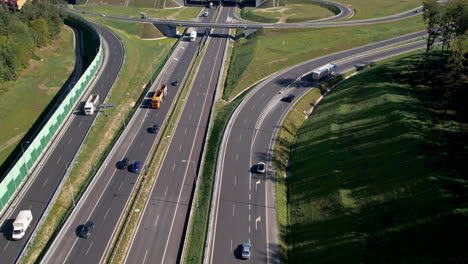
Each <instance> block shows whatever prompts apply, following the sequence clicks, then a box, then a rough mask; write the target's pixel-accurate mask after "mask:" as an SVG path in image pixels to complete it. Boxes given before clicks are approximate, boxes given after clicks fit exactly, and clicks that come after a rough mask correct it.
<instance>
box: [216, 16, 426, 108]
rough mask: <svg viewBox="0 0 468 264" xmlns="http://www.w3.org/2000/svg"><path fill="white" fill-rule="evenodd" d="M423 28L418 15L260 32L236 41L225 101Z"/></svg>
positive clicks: (263, 30)
mask: <svg viewBox="0 0 468 264" xmlns="http://www.w3.org/2000/svg"><path fill="white" fill-rule="evenodd" d="M423 29H424V23H423V21H422V18H421V17H420V16H418V17H413V18H409V19H405V20H401V21H397V22H391V23H383V24H377V25H365V26H357V27H341V28H319V29H262V30H259V31H257V32H256V33H254V34H252V35H250V36H249V37H247V38H240V39H238V40H237V41H236V42H235V44H234V45H235V47H234V52H233V53H234V57H233V58H232V60H231V63H230V65H229V72H228V76H227V79H226V87H225V90H224V94H223V98H224V99H226V100H228V99H230V98H233V97H234V96H235V95H236V94H238V93H240V92H241V91H242V90H244V89H245V88H246V87H249V86H250V85H252V84H254V83H255V82H256V81H258V80H260V79H261V78H264V77H266V76H268V75H270V74H272V73H274V72H276V71H279V70H281V69H284V68H286V67H289V66H292V65H295V64H297V63H300V62H303V61H305V60H308V59H313V58H317V57H320V56H323V55H326V54H330V53H333V52H338V51H340V50H345V49H350V48H353V47H358V46H362V45H365V44H368V43H372V42H376V41H380V40H385V39H389V38H392V37H396V36H400V35H404V34H409V33H412V32H417V31H421V30H423ZM254 54H255V56H254Z"/></svg>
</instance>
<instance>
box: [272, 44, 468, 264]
mask: <svg viewBox="0 0 468 264" xmlns="http://www.w3.org/2000/svg"><path fill="white" fill-rule="evenodd" d="M422 58H423V53H422V52H414V53H412V54H410V55H406V56H400V57H399V58H397V59H389V60H386V61H385V62H381V63H378V64H379V65H378V66H377V67H373V68H370V69H368V70H365V71H364V72H362V73H361V74H358V75H357V76H355V77H353V78H351V79H349V80H347V81H346V82H344V83H343V84H342V85H340V86H339V87H337V88H336V89H335V90H334V91H333V92H331V93H330V94H329V95H328V96H327V97H326V99H324V100H323V101H322V102H321V104H320V106H319V107H318V108H317V109H316V111H315V113H314V114H313V115H312V116H311V118H309V119H307V120H306V121H305V123H303V124H300V120H298V119H297V118H296V119H295V118H294V117H292V118H291V119H290V117H289V116H288V119H287V120H286V121H285V122H284V124H283V127H284V130H282V132H281V133H284V134H282V135H281V136H282V137H281V139H279V141H278V143H277V144H278V146H277V147H278V149H277V151H278V155H279V156H278V157H279V158H278V159H280V160H279V161H280V166H283V167H284V164H286V163H285V162H286V160H287V157H290V161H291V162H290V166H289V167H288V178H287V179H286V185H284V184H280V185H279V186H278V193H280V195H279V198H278V203H279V206H280V204H282V205H281V207H282V209H281V210H280V209H278V214H281V217H279V218H281V219H282V220H280V219H279V222H280V224H281V225H283V226H280V231H281V232H282V234H281V235H282V236H284V235H285V233H283V232H286V231H288V230H289V231H290V233H289V236H287V235H286V241H288V245H289V249H290V250H289V254H287V256H289V258H288V259H287V260H288V262H290V263H304V262H320V263H336V262H346V263H363V262H364V263H382V262H394V263H416V262H418V263H427V262H431V263H432V262H444V263H460V262H463V260H466V259H467V258H468V255H467V254H466V251H465V250H464V246H463V245H465V244H466V242H467V239H466V237H467V234H468V229H467V228H466V225H465V224H464V223H466V222H467V220H468V219H467V218H468V215H467V213H466V212H467V209H466V208H467V203H466V200H464V199H460V197H462V196H463V193H464V192H465V191H466V190H465V189H466V186H465V183H466V177H465V176H463V172H462V171H466V165H465V164H464V163H459V161H461V160H464V159H466V156H467V151H466V148H465V147H464V146H466V145H467V144H468V142H467V138H468V137H467V136H466V134H467V132H466V131H468V130H467V129H466V128H467V127H468V124H467V123H466V120H465V121H464V119H462V118H461V117H460V116H459V115H458V114H457V111H456V109H452V108H451V107H450V106H451V104H450V103H449V102H446V101H445V100H446V98H445V97H444V96H442V95H441V91H440V87H438V86H437V87H435V86H434V88H430V87H429V86H427V85H426V84H425V83H424V82H421V81H420V78H419V77H420V75H421V74H420V69H421V67H422ZM435 63H438V62H437V61H436V62H435ZM429 83H431V82H429ZM291 115H295V114H294V113H291ZM298 122H299V123H298ZM290 129H292V130H293V133H291V132H290V131H288V130H290ZM294 131H297V133H294ZM295 135H296V136H297V138H296V139H294V136H295ZM282 139H284V140H285V141H284V142H282V141H281V140H282ZM291 142H293V143H292V144H291ZM291 148H292V151H291V152H290V149H291ZM281 176H282V175H281ZM281 176H280V177H279V179H281V178H282V181H284V178H283V177H281ZM283 183H284V182H283ZM284 186H287V188H288V189H287V190H285V187H284ZM285 200H287V203H288V206H289V208H288V211H289V212H285V211H284V208H285V206H284V204H285ZM288 213H289V218H288V217H286V216H285V214H286V215H287V214H288ZM285 219H289V223H286V224H285ZM284 243H285V242H284V241H282V245H284Z"/></svg>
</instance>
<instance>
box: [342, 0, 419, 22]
mask: <svg viewBox="0 0 468 264" xmlns="http://www.w3.org/2000/svg"><path fill="white" fill-rule="evenodd" d="M335 1H336V2H339V3H342V4H347V5H351V7H352V8H353V9H354V10H355V14H354V16H353V17H351V18H349V20H359V19H367V18H375V17H384V16H389V15H394V14H398V13H401V12H404V11H408V10H411V9H413V8H415V7H418V6H421V5H422V0H335Z"/></svg>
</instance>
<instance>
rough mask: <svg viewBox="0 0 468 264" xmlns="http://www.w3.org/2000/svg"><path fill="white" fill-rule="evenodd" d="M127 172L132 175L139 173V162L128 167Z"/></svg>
mask: <svg viewBox="0 0 468 264" xmlns="http://www.w3.org/2000/svg"><path fill="white" fill-rule="evenodd" d="M128 171H129V172H133V173H140V172H141V162H139V161H137V162H134V163H132V164H130V165H128Z"/></svg>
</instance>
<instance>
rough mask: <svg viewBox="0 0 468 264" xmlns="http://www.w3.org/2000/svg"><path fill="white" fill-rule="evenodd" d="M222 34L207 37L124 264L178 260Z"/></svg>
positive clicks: (218, 67)
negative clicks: (202, 53) (207, 40)
mask: <svg viewBox="0 0 468 264" xmlns="http://www.w3.org/2000/svg"><path fill="white" fill-rule="evenodd" d="M233 10H234V9H233V8H231V7H228V8H226V7H222V8H221V11H220V14H219V16H218V21H225V20H226V19H227V17H228V14H229V13H231V14H232V12H233ZM227 34H228V30H227V29H217V30H214V32H213V33H212V34H211V35H210V39H209V42H208V43H207V47H206V53H205V56H204V57H203V59H202V61H201V66H200V68H199V71H198V72H197V73H196V77H195V80H194V83H193V86H192V89H191V91H190V94H189V96H188V99H187V102H186V104H185V108H184V109H183V112H182V115H181V118H180V120H179V122H178V124H177V126H176V129H175V132H174V135H173V137H172V139H171V142H170V145H169V149H168V151H167V153H166V156H165V159H164V161H163V163H162V166H161V168H160V170H159V172H158V176H157V180H156V184H155V186H154V189H153V190H152V192H151V194H150V199H149V200H148V203H147V204H146V206H145V210H144V213H143V216H142V219H141V221H140V224H139V228H138V231H137V233H136V234H135V236H134V240H133V242H132V246H131V249H130V252H129V253H128V255H127V258H126V263H140V264H145V263H179V261H180V256H181V252H182V247H183V242H184V236H185V230H186V225H187V221H188V215H189V213H190V200H191V197H192V192H193V189H194V187H195V185H194V183H195V181H196V178H197V171H198V164H199V162H200V159H201V155H202V151H203V145H204V140H205V136H206V133H207V128H208V122H209V114H210V111H211V107H212V105H213V103H214V95H215V91H216V87H217V84H218V79H219V76H220V74H221V73H220V70H221V64H222V61H223V55H224V52H225V47H226V44H227V40H228V38H227Z"/></svg>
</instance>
